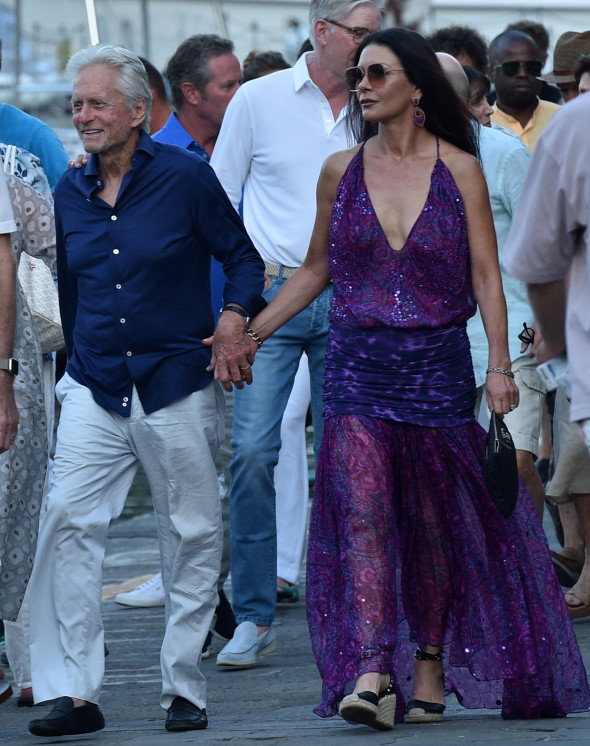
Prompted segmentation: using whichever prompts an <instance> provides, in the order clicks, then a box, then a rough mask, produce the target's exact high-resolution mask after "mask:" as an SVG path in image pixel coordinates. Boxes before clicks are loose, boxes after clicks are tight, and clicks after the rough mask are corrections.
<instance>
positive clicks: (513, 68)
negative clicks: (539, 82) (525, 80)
mask: <svg viewBox="0 0 590 746" xmlns="http://www.w3.org/2000/svg"><path fill="white" fill-rule="evenodd" d="M521 67H523V68H524V71H525V73H527V75H532V76H533V78H538V77H539V75H540V74H541V70H542V69H543V63H542V62H541V60H525V61H524V62H521V61H520V60H509V61H508V62H503V63H502V64H501V65H496V70H498V69H499V70H502V72H503V73H504V75H506V77H508V78H513V77H514V76H515V75H518V73H519V72H520V68H521Z"/></svg>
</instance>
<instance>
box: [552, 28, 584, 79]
mask: <svg viewBox="0 0 590 746" xmlns="http://www.w3.org/2000/svg"><path fill="white" fill-rule="evenodd" d="M589 53H590V31H581V32H580V33H578V32H577V31H566V32H565V33H564V34H562V35H561V36H560V37H559V39H558V40H557V43H556V44H555V49H554V50H553V72H552V73H548V74H547V75H541V79H542V80H546V81H547V82H548V83H575V82H576V79H575V77H574V70H575V69H576V65H577V63H578V59H579V58H580V55H581V54H589Z"/></svg>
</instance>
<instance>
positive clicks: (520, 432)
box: [476, 356, 546, 456]
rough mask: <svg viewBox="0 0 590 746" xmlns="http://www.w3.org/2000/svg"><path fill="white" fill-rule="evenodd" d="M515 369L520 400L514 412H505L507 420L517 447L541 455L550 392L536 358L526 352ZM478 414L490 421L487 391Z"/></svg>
mask: <svg viewBox="0 0 590 746" xmlns="http://www.w3.org/2000/svg"><path fill="white" fill-rule="evenodd" d="M512 372H513V373H514V382H515V383H516V385H517V386H518V394H519V404H518V407H516V409H515V410H514V411H513V412H509V413H508V414H507V415H505V416H504V422H505V423H506V426H507V427H508V430H509V431H510V435H512V440H513V441H514V446H515V448H516V449H517V450H519V451H528V452H529V453H532V454H533V456H537V454H538V452H539V437H540V434H541V422H542V419H543V404H544V402H545V394H546V391H545V385H544V384H543V381H542V379H541V377H540V376H539V373H538V372H537V366H536V364H535V362H534V360H533V358H530V357H526V356H523V357H519V358H517V359H516V360H515V361H514V362H513V363H512ZM482 388H483V387H482ZM482 394H483V392H482ZM478 400H479V397H478ZM476 416H477V417H478V419H479V421H480V423H481V424H482V425H483V426H484V427H486V419H487V423H489V412H487V401H486V399H485V396H483V395H482V397H481V404H480V409H479V412H476Z"/></svg>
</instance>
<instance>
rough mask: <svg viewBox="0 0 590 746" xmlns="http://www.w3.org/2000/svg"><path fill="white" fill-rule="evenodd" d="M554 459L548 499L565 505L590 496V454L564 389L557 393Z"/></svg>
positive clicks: (559, 389)
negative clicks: (553, 471)
mask: <svg viewBox="0 0 590 746" xmlns="http://www.w3.org/2000/svg"><path fill="white" fill-rule="evenodd" d="M553 458H554V461H555V473H554V474H553V478H552V479H551V482H550V483H549V484H548V486H547V488H546V490H545V492H546V494H547V495H548V496H549V497H552V498H553V499H554V500H555V502H557V503H566V502H570V500H571V495H587V494H590V455H589V454H588V449H587V448H586V445H585V443H584V440H583V438H582V434H581V432H580V426H579V425H578V423H576V422H570V403H569V401H568V399H567V395H566V392H565V389H564V388H563V387H562V386H559V387H558V389H557V392H556V394H555V415H554V417H553Z"/></svg>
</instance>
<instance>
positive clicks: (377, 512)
mask: <svg viewBox="0 0 590 746" xmlns="http://www.w3.org/2000/svg"><path fill="white" fill-rule="evenodd" d="M362 153H363V150H362V149H361V150H360V151H359V153H358V154H357V155H356V156H355V157H354V158H353V160H352V162H351V164H350V166H349V168H348V169H347V171H346V173H345V175H344V177H343V178H342V181H341V183H340V185H339V188H338V191H337V194H336V199H335V202H334V209H333V214H332V221H331V229H330V247H329V261H330V269H331V274H332V278H333V281H334V299H333V303H332V313H331V321H332V326H331V330H330V335H329V341H328V347H327V353H326V373H325V384H324V386H325V394H324V396H325V416H326V423H325V431H324V438H323V441H322V445H321V449H320V454H319V460H318V476H317V481H316V486H315V497H314V504H313V510H312V517H311V526H310V536H309V555H308V565H307V608H308V620H309V627H310V632H311V640H312V645H313V650H314V655H315V657H316V661H317V664H318V667H319V670H320V673H321V676H322V680H323V697H322V702H321V704H320V705H319V706H318V707H317V708H316V710H315V712H316V713H317V714H319V715H321V716H323V717H328V716H331V715H334V714H336V712H337V710H338V704H339V702H340V700H341V699H342V697H343V696H344V695H345V694H346V693H348V692H349V691H350V690H351V688H352V685H353V684H354V682H355V680H356V679H357V678H358V676H360V675H361V674H363V673H367V672H370V671H379V672H381V673H392V674H393V676H394V677H395V683H396V689H397V695H398V711H397V715H396V719H397V720H401V719H402V717H403V711H404V708H405V704H406V702H407V701H408V700H409V699H410V695H411V693H412V677H413V668H414V658H413V654H414V650H415V647H416V645H417V644H418V645H444V648H445V677H446V691H447V694H448V693H450V692H454V693H455V694H456V695H457V697H458V700H459V702H460V703H462V704H463V705H464V706H465V707H470V708H479V707H486V708H501V709H502V715H503V717H505V718H535V717H560V716H564V715H565V714H566V713H568V712H573V711H576V710H581V709H586V708H587V707H588V705H589V703H590V695H589V690H588V683H587V678H586V672H585V670H584V665H583V663H582V660H581V657H580V652H579V649H578V645H577V642H576V639H575V635H574V632H573V628H572V625H571V623H570V620H569V615H568V611H567V608H566V605H565V602H564V598H563V592H562V590H561V588H560V586H559V583H558V581H557V578H556V576H555V573H554V571H553V567H552V564H551V559H550V555H549V550H548V547H547V541H546V538H545V535H544V532H543V529H542V527H541V524H540V522H539V519H538V517H537V515H536V512H535V510H534V507H533V503H532V501H531V499H530V497H529V495H528V493H527V492H526V491H525V490H524V489H521V493H520V495H519V499H518V504H517V507H516V509H515V511H514V513H513V515H512V516H511V517H510V518H509V519H508V520H506V519H504V518H503V517H502V516H501V515H500V513H499V512H498V510H497V509H496V508H495V506H494V505H493V503H492V501H491V499H490V497H489V495H488V494H487V491H486V489H485V486H484V483H483V479H482V474H481V469H480V465H479V458H480V454H481V453H482V451H483V444H484V439H485V433H484V431H483V429H482V428H481V427H480V426H479V425H478V424H477V423H476V422H475V420H474V417H473V409H474V402H475V385H474V378H473V371H472V365H471V356H470V351H469V343H468V340H467V334H466V331H465V322H466V320H467V318H468V317H469V316H471V315H472V314H473V312H474V310H475V300H474V297H473V292H472V287H471V277H470V271H469V255H468V245H467V232H466V222H465V213H464V205H463V200H462V198H461V195H460V193H459V190H458V188H457V186H456V184H455V182H454V180H453V178H452V176H451V174H450V172H449V171H448V169H447V167H446V166H445V164H444V163H443V161H442V160H440V158H439V159H437V162H436V165H435V167H434V170H433V173H432V177H431V185H430V192H429V195H428V198H427V201H426V204H425V205H424V208H423V209H422V211H421V213H420V216H419V217H418V219H417V221H416V223H415V225H414V227H413V228H412V231H411V233H410V236H409V237H408V240H407V241H406V244H405V245H404V247H403V249H402V250H400V251H394V250H392V248H391V247H390V246H389V245H388V243H387V239H386V237H385V234H384V233H383V230H382V228H381V225H380V223H379V221H378V219H377V217H376V215H375V212H374V210H373V207H372V205H371V201H370V198H369V195H368V192H367V188H366V185H365V181H364V172H363V156H362Z"/></svg>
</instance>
